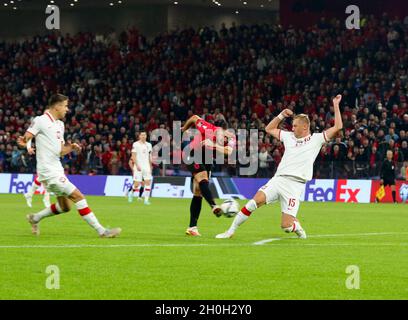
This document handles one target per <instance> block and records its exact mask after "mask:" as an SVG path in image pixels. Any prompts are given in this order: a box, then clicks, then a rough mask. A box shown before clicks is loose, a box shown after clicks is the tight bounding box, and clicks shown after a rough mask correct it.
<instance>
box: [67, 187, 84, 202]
mask: <svg viewBox="0 0 408 320" xmlns="http://www.w3.org/2000/svg"><path fill="white" fill-rule="evenodd" d="M68 198H69V199H70V200H72V201H73V202H75V203H76V202H78V201H81V200H83V199H85V196H84V195H83V194H82V192H81V191H79V190H78V189H75V190H74V192H72V193H71V194H70V195H69V196H68Z"/></svg>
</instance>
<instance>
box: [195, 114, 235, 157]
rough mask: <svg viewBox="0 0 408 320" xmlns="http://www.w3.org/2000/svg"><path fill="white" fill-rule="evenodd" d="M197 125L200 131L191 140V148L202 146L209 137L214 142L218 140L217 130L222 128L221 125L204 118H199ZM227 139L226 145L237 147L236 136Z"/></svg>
mask: <svg viewBox="0 0 408 320" xmlns="http://www.w3.org/2000/svg"><path fill="white" fill-rule="evenodd" d="M195 127H196V129H197V130H198V131H199V133H198V134H197V135H196V136H195V137H194V139H193V141H191V142H190V149H193V150H196V149H198V148H201V142H202V141H204V140H206V139H209V140H211V141H212V142H216V131H217V130H222V128H221V127H217V126H215V125H213V124H211V123H209V122H207V121H205V120H203V119H199V120H197V122H196V124H195ZM225 140H226V141H225V142H224V146H230V147H232V148H234V147H235V144H236V141H235V138H231V139H225ZM206 148H207V149H210V150H213V149H215V148H209V147H206Z"/></svg>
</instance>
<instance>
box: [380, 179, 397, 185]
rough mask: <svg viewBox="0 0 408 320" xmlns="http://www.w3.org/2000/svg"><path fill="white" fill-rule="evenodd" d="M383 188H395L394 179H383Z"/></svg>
mask: <svg viewBox="0 0 408 320" xmlns="http://www.w3.org/2000/svg"><path fill="white" fill-rule="evenodd" d="M383 181H384V187H386V186H395V179H383Z"/></svg>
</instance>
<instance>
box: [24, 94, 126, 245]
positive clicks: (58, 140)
mask: <svg viewBox="0 0 408 320" xmlns="http://www.w3.org/2000/svg"><path fill="white" fill-rule="evenodd" d="M48 108H49V109H48V110H47V111H46V112H45V113H44V114H43V115H41V116H38V117H35V118H34V120H33V122H32V123H31V125H30V127H29V128H28V129H27V131H26V133H25V134H24V136H22V137H19V138H18V140H17V143H18V145H19V146H20V147H22V148H26V146H27V142H28V141H30V140H31V139H32V138H33V137H35V139H36V145H37V174H38V181H39V182H41V183H42V184H43V185H44V187H45V188H46V189H47V190H48V191H49V192H53V193H54V194H55V195H56V197H57V202H56V203H54V204H52V205H51V206H50V207H48V208H45V209H44V210H42V211H40V212H38V213H36V214H29V215H27V220H28V222H29V223H30V224H31V229H32V233H33V234H35V235H39V234H40V230H39V226H38V225H39V222H40V221H41V220H42V219H44V218H47V217H51V216H54V215H58V214H60V213H63V212H68V211H69V210H70V209H71V201H72V202H74V204H75V207H76V208H77V210H78V212H79V214H80V215H81V216H82V218H83V219H84V220H85V221H86V222H87V223H88V224H89V225H90V226H91V227H92V228H93V229H95V231H96V232H97V233H98V234H99V236H100V237H104V238H113V237H116V236H117V235H119V234H120V232H121V231H122V230H121V229H120V228H113V229H106V228H104V227H103V226H102V225H101V224H100V223H99V221H98V219H97V218H96V216H95V214H94V213H93V212H92V210H91V209H90V208H89V207H88V203H87V201H86V199H85V197H84V195H83V194H82V193H81V192H80V191H79V190H78V189H77V188H76V187H75V186H74V185H73V184H72V183H71V182H70V181H69V180H68V178H67V177H66V176H65V174H64V168H63V167H62V164H61V161H60V157H62V156H64V155H66V154H68V153H70V152H72V151H80V150H81V147H80V146H79V145H78V144H76V143H69V142H65V140H64V129H65V127H64V123H63V122H62V121H61V119H63V118H64V117H65V115H66V113H67V112H68V97H66V96H64V95H62V94H55V95H52V96H51V98H50V100H49V105H48Z"/></svg>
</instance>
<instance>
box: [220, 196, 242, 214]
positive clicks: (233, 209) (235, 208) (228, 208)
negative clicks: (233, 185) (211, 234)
mask: <svg viewBox="0 0 408 320" xmlns="http://www.w3.org/2000/svg"><path fill="white" fill-rule="evenodd" d="M221 210H222V212H223V214H224V216H226V217H227V218H232V217H233V216H235V215H236V214H237V213H238V212H239V204H238V202H237V201H235V200H234V199H229V200H225V201H224V202H223V204H221Z"/></svg>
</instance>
